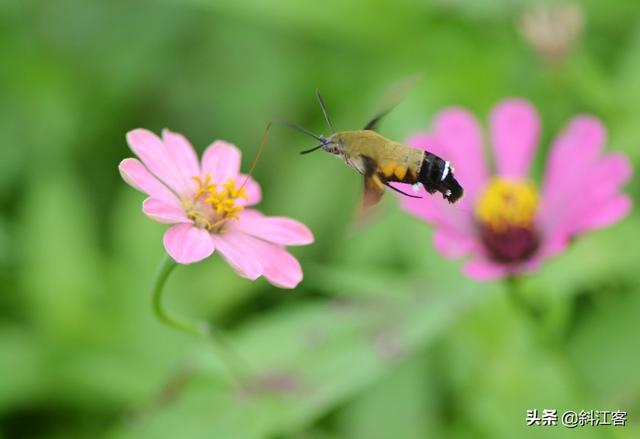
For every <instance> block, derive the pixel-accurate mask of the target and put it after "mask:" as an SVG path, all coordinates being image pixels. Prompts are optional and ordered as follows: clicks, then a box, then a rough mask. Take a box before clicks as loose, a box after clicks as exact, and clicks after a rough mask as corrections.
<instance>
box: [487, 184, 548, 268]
mask: <svg viewBox="0 0 640 439" xmlns="http://www.w3.org/2000/svg"><path fill="white" fill-rule="evenodd" d="M537 209H538V193H537V191H536V189H535V187H534V186H533V185H532V184H531V183H529V182H526V181H519V180H510V179H505V178H494V179H492V180H491V181H490V182H489V184H488V185H487V187H486V188H485V190H484V192H483V193H482V194H481V195H480V197H479V198H478V202H477V203H476V206H475V214H476V221H477V223H478V230H479V234H480V237H481V239H482V243H483V244H484V246H485V250H486V252H487V256H488V257H489V258H491V259H492V260H494V261H496V262H499V263H502V264H515V263H519V262H523V261H526V260H528V259H529V258H531V257H532V256H533V255H534V254H535V252H536V250H538V247H539V245H540V236H539V234H538V230H537V228H536V227H535V223H534V219H535V214H536V212H537Z"/></svg>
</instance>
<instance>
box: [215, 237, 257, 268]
mask: <svg viewBox="0 0 640 439" xmlns="http://www.w3.org/2000/svg"><path fill="white" fill-rule="evenodd" d="M211 236H212V238H213V242H214V244H215V247H216V248H217V249H218V251H219V252H220V254H222V256H223V257H224V258H225V260H226V261H227V262H228V263H229V265H231V268H233V269H234V270H235V271H236V273H238V274H239V275H240V276H242V277H246V278H247V279H251V280H255V279H257V278H258V277H260V275H262V265H261V264H260V259H259V257H258V256H257V255H256V254H255V250H254V247H253V243H254V241H255V239H254V238H251V237H250V236H247V235H245V234H242V233H239V232H234V231H230V232H227V233H224V234H222V235H211Z"/></svg>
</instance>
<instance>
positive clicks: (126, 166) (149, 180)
mask: <svg viewBox="0 0 640 439" xmlns="http://www.w3.org/2000/svg"><path fill="white" fill-rule="evenodd" d="M118 169H119V170H120V175H122V178H123V179H124V181H126V182H127V183H128V184H129V185H131V186H132V187H133V188H134V189H137V190H139V191H141V192H144V193H146V194H147V195H149V196H151V197H152V198H155V199H158V200H161V201H163V202H164V203H166V204H168V205H170V206H173V207H176V208H179V207H180V201H179V200H178V197H176V195H175V194H174V193H173V192H171V191H170V190H169V189H168V188H167V187H166V186H165V185H164V184H162V183H160V181H158V179H157V178H155V177H154V176H153V175H151V174H150V173H149V171H148V170H147V168H145V167H144V165H143V164H142V163H140V162H139V161H138V160H136V159H124V160H123V161H121V162H120V165H119V166H118Z"/></svg>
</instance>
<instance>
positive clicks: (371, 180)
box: [362, 174, 384, 210]
mask: <svg viewBox="0 0 640 439" xmlns="http://www.w3.org/2000/svg"><path fill="white" fill-rule="evenodd" d="M383 194H384V183H383V182H382V180H380V177H379V176H378V174H373V175H365V176H364V195H363V197H362V208H363V209H364V210H366V209H369V208H370V207H372V206H374V205H376V204H378V202H379V201H380V198H382V195H383Z"/></svg>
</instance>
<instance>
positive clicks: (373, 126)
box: [363, 107, 393, 131]
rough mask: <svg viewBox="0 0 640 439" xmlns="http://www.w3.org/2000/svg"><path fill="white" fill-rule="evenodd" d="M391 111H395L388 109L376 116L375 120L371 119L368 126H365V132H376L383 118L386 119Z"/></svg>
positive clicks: (391, 108)
mask: <svg viewBox="0 0 640 439" xmlns="http://www.w3.org/2000/svg"><path fill="white" fill-rule="evenodd" d="M391 110H393V107H390V108H387V109H386V110H384V111H382V112H380V113H378V114H376V115H375V116H374V117H373V119H371V120H370V121H369V122H367V124H366V125H365V126H364V128H363V130H371V131H375V130H376V128H377V127H378V124H379V123H380V121H381V120H382V118H383V117H385V116H386V115H387V114H389V112H390V111H391Z"/></svg>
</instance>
